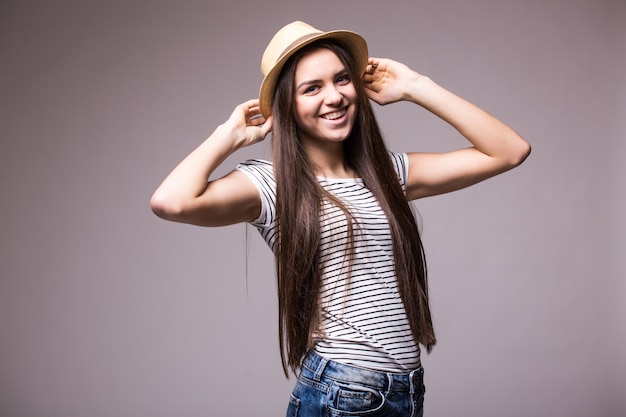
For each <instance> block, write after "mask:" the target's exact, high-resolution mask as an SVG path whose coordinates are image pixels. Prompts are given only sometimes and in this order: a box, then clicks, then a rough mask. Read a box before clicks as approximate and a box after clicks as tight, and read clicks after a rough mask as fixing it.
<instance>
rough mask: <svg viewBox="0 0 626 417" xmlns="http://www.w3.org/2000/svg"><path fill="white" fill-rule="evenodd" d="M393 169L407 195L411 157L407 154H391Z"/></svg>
mask: <svg viewBox="0 0 626 417" xmlns="http://www.w3.org/2000/svg"><path fill="white" fill-rule="evenodd" d="M389 155H390V157H391V162H392V164H393V167H394V168H395V170H396V173H397V174H398V180H399V181H400V185H401V186H402V191H404V194H406V188H407V181H408V178H409V156H408V155H407V154H406V153H394V152H390V153H389Z"/></svg>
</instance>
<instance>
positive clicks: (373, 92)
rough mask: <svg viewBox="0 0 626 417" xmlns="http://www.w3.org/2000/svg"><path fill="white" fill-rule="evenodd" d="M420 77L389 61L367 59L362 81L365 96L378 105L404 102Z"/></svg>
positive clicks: (406, 68) (407, 68)
mask: <svg viewBox="0 0 626 417" xmlns="http://www.w3.org/2000/svg"><path fill="white" fill-rule="evenodd" d="M420 77H421V75H420V74H419V73H417V72H415V71H413V70H412V69H411V68H409V67H407V66H406V65H404V64H401V63H400V62H397V61H393V60H391V59H381V58H369V60H368V62H367V67H366V69H365V74H363V81H364V82H365V91H366V93H367V96H368V97H369V98H370V99H371V100H374V101H375V102H376V103H378V104H380V105H385V104H389V103H394V102H397V101H401V100H406V99H407V98H408V96H409V90H410V88H411V85H413V83H414V82H415V81H417V80H418V79H419V78H420Z"/></svg>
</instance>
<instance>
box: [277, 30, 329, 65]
mask: <svg viewBox="0 0 626 417" xmlns="http://www.w3.org/2000/svg"><path fill="white" fill-rule="evenodd" d="M321 33H322V32H318V33H307V34H306V35H304V36H300V37H299V38H298V39H296V40H295V41H293V42H291V43H290V44H289V45H287V47H286V48H285V49H283V52H282V53H281V54H280V56H279V57H278V59H276V61H277V62H278V61H280V60H281V58H282V57H284V56H285V55H286V54H287V53H288V52H289V51H291V49H292V48H293V47H294V46H297V45H299V44H301V43H303V42H306V41H308V40H309V39H311V38H314V37H316V36H319V35H320V34H321Z"/></svg>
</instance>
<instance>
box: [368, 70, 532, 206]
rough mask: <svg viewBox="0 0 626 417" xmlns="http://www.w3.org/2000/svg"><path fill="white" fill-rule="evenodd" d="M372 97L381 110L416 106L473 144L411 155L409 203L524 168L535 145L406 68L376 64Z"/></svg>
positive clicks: (370, 80)
mask: <svg viewBox="0 0 626 417" xmlns="http://www.w3.org/2000/svg"><path fill="white" fill-rule="evenodd" d="M363 78H364V81H365V83H366V87H367V90H366V91H367V94H368V96H369V97H370V99H372V100H374V101H375V102H377V103H378V104H381V105H385V104H389V103H393V102H396V101H411V102H413V103H415V104H418V105H420V106H422V107H423V108H425V109H427V110H429V111H430V112H432V113H433V114H435V115H437V116H438V117H440V118H441V119H443V120H444V121H446V122H448V123H449V124H450V125H452V126H453V127H454V128H455V129H456V130H457V131H459V133H461V135H463V136H464V137H465V138H466V139H467V140H468V141H469V142H470V144H471V146H470V147H468V148H464V149H458V150H454V151H451V152H445V153H436V154H435V153H423V152H414V153H409V178H408V188H407V194H408V198H409V199H416V198H421V197H427V196H432V195H436V194H442V193H447V192H450V191H455V190H458V189H461V188H464V187H468V186H470V185H472V184H476V183H477V182H480V181H483V180H485V179H487V178H490V177H492V176H494V175H497V174H500V173H502V172H504V171H507V170H509V169H511V168H514V167H516V166H518V165H519V164H521V163H522V162H523V161H524V160H525V159H526V157H527V156H528V154H529V153H530V145H529V144H528V142H526V141H525V140H524V139H523V138H522V137H521V136H520V135H518V134H517V133H516V132H515V131H514V130H513V129H511V128H510V127H508V126H507V125H506V124H504V123H503V122H501V121H500V120H498V119H497V118H495V117H494V116H492V115H490V114H489V113H487V112H485V111H484V110H482V109H480V108H479V107H477V106H475V105H473V104H472V103H470V102H468V101H466V100H464V99H462V98H461V97H459V96H457V95H455V94H453V93H451V92H450V91H448V90H446V89H444V88H443V87H441V86H439V85H437V84H436V83H435V82H434V81H432V80H431V79H430V78H428V77H426V76H424V75H421V74H419V73H417V72H415V71H413V70H411V69H410V68H409V67H407V66H406V65H404V64H401V63H399V62H396V61H392V60H389V59H378V58H370V60H369V65H368V67H367V72H366V74H365V75H364V77H363Z"/></svg>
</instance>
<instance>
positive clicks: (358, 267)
mask: <svg viewBox="0 0 626 417" xmlns="http://www.w3.org/2000/svg"><path fill="white" fill-rule="evenodd" d="M262 71H263V73H264V75H265V78H264V80H263V83H262V85H261V91H260V96H259V99H258V100H257V99H254V100H249V101H247V102H245V103H243V104H241V105H239V106H237V107H236V108H235V110H234V112H233V113H232V115H231V116H230V118H229V119H228V120H227V121H226V122H225V123H223V124H222V125H220V126H218V127H217V129H216V130H215V131H214V133H213V134H212V135H211V136H210V137H209V138H208V139H207V140H206V141H205V142H204V143H202V144H201V145H200V146H199V147H198V148H197V149H196V150H195V151H193V152H192V153H191V154H190V155H189V156H188V157H187V158H185V159H184V160H183V161H182V162H181V163H180V164H179V165H178V166H177V167H176V168H175V169H174V170H173V171H172V172H171V173H170V174H169V176H168V177H167V178H166V179H165V180H164V181H163V183H162V184H161V185H160V186H159V188H158V189H157V190H156V192H155V193H154V195H153V197H152V200H151V206H152V209H153V210H154V212H155V213H156V214H157V215H159V216H160V217H162V218H165V219H168V220H172V221H178V222H185V223H192V224H197V225H203V226H221V225H228V224H233V223H237V222H250V223H251V224H253V225H254V226H256V227H257V228H258V230H259V231H260V232H261V235H262V236H263V238H264V239H265V240H266V242H267V243H268V245H269V246H270V247H271V248H272V250H273V251H274V254H275V256H276V267H277V280H278V296H279V334H280V350H281V357H282V359H283V367H284V370H285V373H286V374H287V372H288V368H291V369H292V370H293V371H294V372H295V373H297V374H298V381H297V383H296V386H295V388H294V391H293V393H292V396H291V401H290V403H289V408H288V415H293V416H296V415H297V416H306V417H309V416H327V415H367V416H409V415H410V416H420V415H422V405H423V394H424V385H423V381H422V374H423V371H422V368H421V365H420V347H419V345H420V344H421V345H423V346H424V347H425V348H426V349H427V350H430V349H431V348H432V346H433V345H434V344H435V342H436V339H435V335H434V331H433V326H432V322H431V317H430V311H429V306H428V287H427V279H426V263H425V260H424V252H423V249H422V244H421V241H420V236H419V232H418V228H417V225H416V221H415V219H414V216H413V213H412V211H411V208H410V206H409V201H411V200H415V199H418V198H421V197H426V196H432V195H436V194H441V193H447V192H450V191H454V190H458V189H460V188H464V187H467V186H470V185H472V184H475V183H477V182H479V181H482V180H485V179H487V178H489V177H492V176H494V175H496V174H499V173H502V172H504V171H507V170H509V169H511V168H513V167H515V166H517V165H519V164H520V163H522V162H523V161H524V159H525V158H526V157H527V156H528V154H529V152H530V147H529V145H528V143H527V142H526V141H525V140H524V139H523V138H521V137H520V136H519V135H518V134H517V133H515V132H514V131H513V130H512V129H510V128H509V127H508V126H506V125H505V124H504V123H502V122H501V121H499V120H498V119H496V118H495V117H493V116H491V115H489V114H488V113H486V112H484V111H483V110H481V109H479V108H478V107H476V106H474V105H472V104H470V103H469V102H467V101H465V100H463V99H461V98H459V97H458V96H456V95H454V94H453V93H451V92H449V91H447V90H445V89H444V88H442V87H440V86H439V85H437V84H436V83H435V82H433V81H432V80H431V79H429V78H428V77H426V76H423V75H421V74H419V73H417V72H415V71H413V70H411V69H410V68H408V67H407V66H405V65H403V64H401V63H398V62H395V61H392V60H389V59H379V58H369V57H368V54H367V45H366V43H365V40H364V39H363V38H362V37H361V36H360V35H358V34H356V33H354V32H350V31H331V32H322V31H319V30H317V29H315V28H313V27H312V26H309V25H307V24H305V23H303V22H293V23H291V24H289V25H287V26H285V27H283V28H282V29H281V30H280V31H279V32H277V34H276V35H275V36H274V38H273V39H272V40H271V42H270V43H269V45H268V47H267V49H266V51H265V53H264V55H263V60H262ZM370 100H372V101H374V102H376V103H378V104H380V105H386V104H389V103H393V102H397V101H410V102H413V103H415V104H418V105H419V106H421V107H423V108H425V109H427V110H429V111H430V112H432V113H434V114H435V115H437V116H438V117H440V118H441V119H443V120H444V121H446V122H448V123H449V124H451V125H452V126H453V127H454V128H456V130H458V131H459V132H460V133H461V134H462V135H463V136H464V137H465V138H466V139H467V140H468V141H469V144H468V145H469V146H468V147H467V148H464V149H459V150H455V151H453V152H447V153H441V154H433V153H421V152H413V153H407V154H405V153H391V152H389V151H388V150H387V149H386V146H385V144H384V142H383V139H382V136H381V133H380V130H379V128H378V125H377V123H376V120H375V117H374V114H373V111H372V107H371V104H370ZM270 131H271V132H272V161H271V162H268V161H262V160H250V161H246V162H244V163H242V164H240V165H239V166H238V167H237V169H236V170H233V171H232V172H231V173H229V174H228V175H226V176H224V177H222V178H219V179H214V180H209V178H210V176H211V174H212V173H213V171H214V170H215V169H216V168H217V167H218V166H219V165H220V164H221V163H222V162H223V161H224V159H225V158H226V157H227V156H229V155H230V154H232V153H233V152H235V151H236V150H237V149H239V148H241V147H244V146H248V145H251V144H253V143H256V142H259V141H262V140H263V139H264V138H265V137H267V136H268V134H269V132H270Z"/></svg>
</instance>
